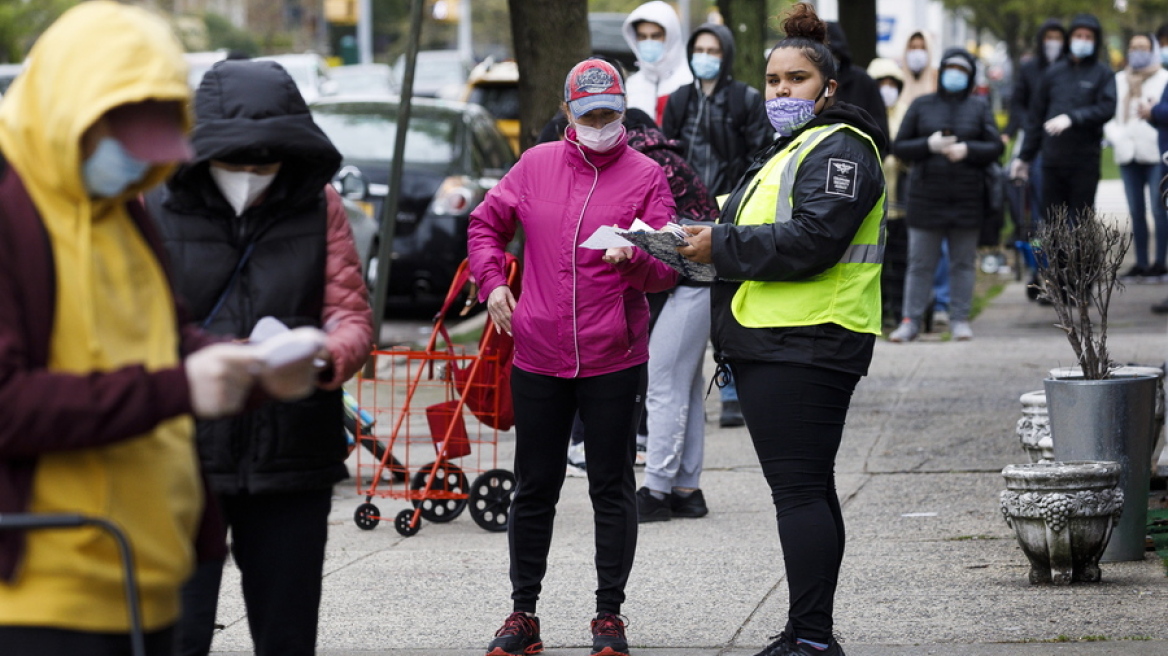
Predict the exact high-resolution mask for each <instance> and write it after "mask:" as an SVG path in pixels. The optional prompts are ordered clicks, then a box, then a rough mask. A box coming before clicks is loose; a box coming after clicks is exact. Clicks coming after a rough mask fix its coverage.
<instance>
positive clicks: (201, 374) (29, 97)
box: [0, 1, 313, 656]
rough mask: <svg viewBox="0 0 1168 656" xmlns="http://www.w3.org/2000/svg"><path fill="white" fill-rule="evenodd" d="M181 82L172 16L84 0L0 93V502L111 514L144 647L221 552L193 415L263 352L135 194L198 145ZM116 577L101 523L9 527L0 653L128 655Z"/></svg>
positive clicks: (302, 378)
mask: <svg viewBox="0 0 1168 656" xmlns="http://www.w3.org/2000/svg"><path fill="white" fill-rule="evenodd" d="M189 98H190V90H189V87H188V86H187V82H186V65H185V64H184V62H183V58H182V46H181V45H180V44H179V42H178V39H177V38H175V36H174V34H173V33H172V32H171V31H170V28H169V27H168V26H167V25H166V24H165V23H164V22H163V21H161V20H159V19H158V18H157V17H155V16H153V15H152V14H150V13H148V12H146V11H144V10H142V9H140V8H137V7H131V6H127V5H122V4H119V3H115V2H104V1H94V2H86V3H82V4H80V5H78V6H77V7H75V8H73V9H70V10H69V11H67V12H65V13H64V14H62V15H61V17H60V18H59V19H58V20H57V21H56V22H54V23H53V24H52V26H50V27H49V28H48V29H47V30H46V31H45V32H44V33H43V34H42V35H41V36H40V38H39V39H38V41H37V43H36V45H35V46H34V47H33V50H32V52H31V54H30V56H29V59H28V63H27V68H26V69H25V71H24V72H23V73H22V74H21V75H20V77H19V78H17V80H16V81H15V82H14V83H13V85H12V87H11V88H10V89H9V92H8V94H7V95H6V97H5V99H4V103H3V105H0V154H2V155H3V162H2V164H0V168H2V171H0V489H2V490H3V493H0V516H10V515H12V514H18V513H26V512H28V513H36V514H80V515H85V516H89V517H93V518H96V519H101V520H105V521H108V522H112V523H114V524H116V525H117V526H119V527H120V528H121V530H122V532H123V533H124V534H125V535H126V537H127V538H128V540H129V543H130V548H131V549H132V551H133V554H134V568H135V571H134V574H135V578H136V580H137V582H138V591H139V600H140V611H141V618H142V629H143V630H144V632H145V635H144V642H145V648H146V652H147V653H148V654H150V655H151V656H170V655H171V654H173V653H174V642H175V640H174V634H175V628H174V627H175V624H176V622H177V621H178V618H179V612H180V594H179V590H180V587H181V586H182V583H183V581H185V580H186V579H187V577H188V576H190V573H191V571H192V569H193V566H194V562H195V557H196V551H198V552H199V557H216V556H218V557H222V556H221V554H222V540H223V536H222V532H221V527H219V526H218V525H217V522H216V521H215V520H216V516H215V515H214V514H213V513H210V514H208V513H205V512H204V508H205V506H204V502H203V501H204V486H203V483H202V482H201V481H200V475H199V467H198V460H197V458H196V455H195V450H194V446H193V443H192V437H193V422H192V420H191V417H192V416H194V417H196V418H199V419H212V418H216V417H223V416H226V415H229V414H232V413H234V412H237V411H239V410H240V409H241V408H242V407H243V406H244V404H245V402H246V401H247V399H248V397H249V395H250V394H251V393H252V386H253V382H254V380H255V376H254V375H253V374H252V373H251V372H252V370H253V368H255V367H257V366H259V364H260V363H259V361H258V360H257V356H256V354H255V353H254V349H252V348H251V347H249V346H246V345H241V344H227V343H222V344H221V343H213V342H214V341H215V340H214V338H213V337H212V336H210V335H208V334H206V333H203V332H201V331H199V330H197V328H195V327H194V326H193V325H192V324H190V323H189V322H188V321H187V320H186V313H185V310H184V309H183V306H182V304H181V303H180V302H179V301H178V299H177V298H176V296H175V295H174V294H173V293H172V291H171V285H170V281H169V278H168V275H167V272H166V270H165V267H164V262H165V260H166V258H165V256H164V255H163V253H164V251H163V246H162V244H161V242H160V241H159V237H158V234H157V232H156V231H155V229H154V226H153V223H152V222H151V220H150V217H148V216H147V215H146V213H145V210H144V208H143V207H142V205H141V203H139V202H138V200H137V198H138V196H139V194H140V193H142V192H143V191H145V190H146V189H148V188H150V187H152V186H154V185H156V184H158V183H160V182H162V181H163V180H164V179H165V178H166V176H167V175H168V174H169V173H170V171H171V170H172V169H173V167H174V165H175V164H177V163H178V162H181V161H183V160H185V159H187V158H188V157H189V156H190V145H189V144H188V143H187V140H186V130H187V128H188V121H187V118H186V112H185V106H186V104H187V103H188V101H189ZM312 375H313V369H312V363H311V358H302V359H301V360H299V361H298V362H296V363H293V364H290V365H288V367H285V368H282V369H280V370H272V371H268V372H266V373H264V374H262V375H261V377H260V382H261V383H263V386H264V388H265V389H266V390H267V391H268V392H270V393H275V394H277V395H278V396H279V397H280V398H286V399H293V398H298V397H300V396H303V395H304V394H306V393H307V392H308V391H309V390H310V389H311V387H312V383H311V381H312ZM206 508H207V510H208V511H210V510H212V508H211V507H210V506H208V507H206ZM200 517H202V520H200ZM217 550H218V553H216V551H217ZM125 575H126V574H125V573H124V571H123V567H122V562H121V559H120V557H119V554H118V549H117V546H116V543H115V542H114V541H113V539H112V538H111V537H110V536H109V535H107V534H106V533H105V532H104V531H103V530H102V529H100V528H98V527H96V526H87V527H84V528H75V529H55V530H38V531H20V532H18V531H2V532H0V645H3V647H0V651H2V652H3V653H4V654H5V656H43V655H45V654H85V655H86V656H125V655H128V654H130V653H131V651H130V650H131V643H130V635H129V633H130V630H131V627H130V626H129V619H128V618H129V610H128V608H127V606H126V599H125V590H124V587H123V581H124V579H123V577H124V576H125Z"/></svg>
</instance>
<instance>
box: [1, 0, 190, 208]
mask: <svg viewBox="0 0 1168 656" xmlns="http://www.w3.org/2000/svg"><path fill="white" fill-rule="evenodd" d="M78 52H85V53H87V56H84V57H79V56H78V55H77V53H78ZM186 71H187V65H186V62H185V61H184V59H183V54H182V47H181V46H180V45H179V43H178V40H177V39H176V38H175V36H174V34H173V32H171V30H170V27H169V26H168V25H166V23H164V22H163V21H162V20H160V19H159V18H157V17H155V16H154V15H152V14H150V13H148V12H146V11H144V10H142V9H139V8H136V7H128V6H125V5H121V4H119V3H116V2H111V1H104V0H96V1H92V2H84V3H81V4H80V5H78V6H76V7H74V8H73V9H71V10H69V11H67V12H65V13H64V14H63V15H62V16H61V17H60V18H59V19H58V20H57V21H56V22H55V23H53V25H52V26H51V27H49V29H48V30H46V31H45V32H44V34H42V35H41V37H40V38H39V39H38V40H37V43H36V46H35V47H34V48H33V49H32V52H30V53H29V57H28V60H27V63H26V65H25V69H24V71H23V73H21V75H20V76H18V77H17V78H16V80H15V81H14V82H13V84H12V86H11V87H10V88H9V90H8V93H6V94H5V95H4V102H3V103H2V104H0V149H3V152H4V156H5V158H7V160H8V161H9V162H11V164H12V166H13V167H14V168H15V169H16V171H17V172H18V173H19V174H20V177H21V179H22V180H23V181H24V184H25V186H26V187H28V190H29V194H30V195H31V196H32V198H33V200H34V201H35V202H36V204H37V206H38V207H39V208H40V209H41V211H42V213H45V214H51V212H49V211H47V210H49V209H51V207H52V206H53V204H54V203H55V202H62V201H65V202H66V204H67V206H69V207H72V206H77V205H83V204H84V205H88V204H89V199H88V194H87V193H86V191H85V184H84V182H83V180H82V178H81V159H82V154H81V136H82V135H83V134H84V133H85V131H86V130H88V129H89V128H90V126H92V125H93V124H94V123H95V122H97V120H98V119H99V118H101V116H102V115H103V114H105V113H106V112H107V111H109V110H111V109H113V108H114V107H117V106H119V105H124V104H127V103H134V102H141V101H144V100H166V101H179V102H182V103H184V104H185V103H187V102H188V101H189V99H190V89H189V87H188V86H187V83H186ZM188 126H189V125H188ZM171 170H172V167H169V166H155V167H153V168H152V169H151V170H150V172H149V173H147V175H146V177H145V178H144V179H143V181H142V182H140V183H139V184H137V185H134V186H133V187H131V188H130V189H127V190H126V193H125V194H124V197H126V198H129V197H133V196H135V195H137V194H138V193H140V192H141V191H143V190H144V189H147V188H149V187H152V186H154V185H156V184H158V183H159V182H162V181H163V180H164V179H166V177H167V176H168V175H169V174H170V172H171ZM69 213H72V210H70V212H69Z"/></svg>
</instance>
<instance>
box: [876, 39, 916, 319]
mask: <svg viewBox="0 0 1168 656" xmlns="http://www.w3.org/2000/svg"><path fill="white" fill-rule="evenodd" d="M868 75H869V76H870V77H871V78H872V79H873V80H875V81H876V84H877V86H878V88H879V90H880V98H881V100H882V101H883V102H884V104H885V106H886V107H887V109H886V110H885V114H887V116H888V134H889V135H890V137H894V136H895V135H896V133H897V131H899V130H900V122H901V121H902V120H903V119H904V113H905V111H906V110H907V109H908V105H905V104H904V103H903V102H901V95H900V94H901V92H902V91H904V72H903V71H902V70H901V69H900V66H898V65H897V63H896V62H895V61H893V60H891V59H887V58H884V57H877V58H875V59H873V60H872V61H871V62H869V63H868ZM907 176H908V167H907V166H905V164H904V162H902V161H901V160H900V158H899V157H897V156H896V155H893V154H891V153H888V154H886V155H885V156H884V183H885V185H886V188H887V196H888V209H887V212H886V216H885V218H886V221H887V223H886V224H885V232H886V239H885V243H884V267H883V268H882V269H881V279H880V293H881V298H882V301H881V307H882V308H883V310H882V315H883V320H882V321H883V324H884V325H885V326H887V327H888V328H889V329H890V330H895V329H896V326H897V325H898V324H899V323H900V312H901V307H902V306H903V305H904V277H905V274H906V272H907V264H908V228H907V227H906V226H905V222H904V221H903V220H902V219H904V205H905V203H904V192H905V187H906V186H907V185H906V184H905V182H906V178H907Z"/></svg>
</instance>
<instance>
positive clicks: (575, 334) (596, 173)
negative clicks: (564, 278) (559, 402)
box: [572, 144, 600, 378]
mask: <svg viewBox="0 0 1168 656" xmlns="http://www.w3.org/2000/svg"><path fill="white" fill-rule="evenodd" d="M576 149H577V150H579V151H580V156H581V157H583V158H584V161H585V162H587V163H588V166H590V167H592V187H591V188H590V189H589V190H588V195H587V196H585V197H584V206H583V207H581V208H580V216H578V217H577V218H576V233H575V234H574V235H573V236H572V348H573V349H574V350H575V355H576V372H575V373H573V374H572V378H576V377H578V376H579V375H580V366H581V364H580V331H579V316H578V314H577V312H576V293H577V291H578V290H579V287H580V286H579V284H578V283H579V281H578V275H579V272H578V271H577V269H576V243H577V242H578V241H580V228H581V226H583V225H584V212H586V211H588V203H589V202H591V200H592V193H593V192H594V191H596V183H597V182H599V181H600V169H599V168H597V167H596V165H595V164H593V163H592V161H591V160H589V159H588V156H587V155H586V154H585V153H584V149H583V148H581V147H580V146H579V144H577V145H576Z"/></svg>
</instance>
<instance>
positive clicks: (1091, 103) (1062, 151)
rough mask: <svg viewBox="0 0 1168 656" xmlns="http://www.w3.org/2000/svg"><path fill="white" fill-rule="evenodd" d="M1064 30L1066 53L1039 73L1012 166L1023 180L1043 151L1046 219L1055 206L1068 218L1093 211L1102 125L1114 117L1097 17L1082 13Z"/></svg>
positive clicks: (1109, 75)
mask: <svg viewBox="0 0 1168 656" xmlns="http://www.w3.org/2000/svg"><path fill="white" fill-rule="evenodd" d="M1068 32H1069V37H1068V39H1069V44H1068V47H1067V52H1068V54H1067V56H1066V58H1064V59H1060V60H1059V61H1057V62H1055V63H1053V64H1051V65H1050V68H1048V69H1046V73H1044V74H1043V76H1042V80H1041V82H1040V83H1039V85H1038V90H1037V91H1036V92H1035V95H1034V102H1033V103H1032V104H1031V106H1030V116H1029V118H1028V119H1027V123H1026V124H1027V126H1029V129H1027V130H1026V137H1025V139H1024V140H1023V144H1022V153H1021V155H1019V157H1018V159H1016V160H1014V161H1013V162H1012V163H1011V164H1010V169H1011V170H1010V177H1012V178H1014V179H1021V180H1026V179H1027V178H1028V177H1029V175H1030V171H1031V169H1033V168H1034V162H1035V160H1036V159H1037V157H1038V155H1039V154H1040V153H1041V155H1042V203H1043V213H1044V217H1049V216H1050V215H1051V212H1053V211H1055V210H1056V209H1058V208H1062V209H1065V210H1066V211H1067V212H1069V213H1070V216H1071V217H1074V216H1076V215H1077V214H1079V213H1081V212H1088V211H1092V210H1093V208H1094V207H1095V191H1096V189H1097V188H1098V186H1099V178H1100V175H1101V164H1102V162H1101V160H1100V156H1101V154H1102V146H1101V145H1100V144H1101V143H1102V142H1103V124H1104V123H1106V122H1107V121H1109V120H1110V119H1111V117H1113V116H1115V76H1114V75H1112V73H1111V69H1110V68H1109V67H1108V65H1107V52H1106V50H1105V47H1104V41H1103V28H1102V27H1101V26H1100V24H1099V19H1097V18H1095V17H1094V16H1092V15H1091V14H1080V15H1078V16H1076V17H1075V18H1074V20H1072V21H1071V23H1070V25H1069V30H1068Z"/></svg>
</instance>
